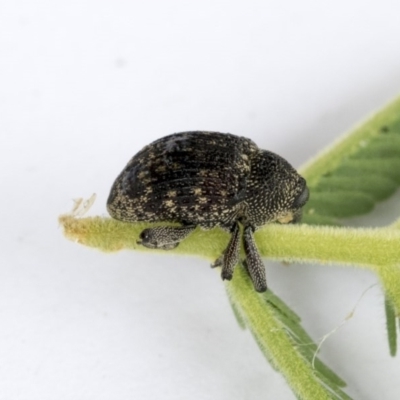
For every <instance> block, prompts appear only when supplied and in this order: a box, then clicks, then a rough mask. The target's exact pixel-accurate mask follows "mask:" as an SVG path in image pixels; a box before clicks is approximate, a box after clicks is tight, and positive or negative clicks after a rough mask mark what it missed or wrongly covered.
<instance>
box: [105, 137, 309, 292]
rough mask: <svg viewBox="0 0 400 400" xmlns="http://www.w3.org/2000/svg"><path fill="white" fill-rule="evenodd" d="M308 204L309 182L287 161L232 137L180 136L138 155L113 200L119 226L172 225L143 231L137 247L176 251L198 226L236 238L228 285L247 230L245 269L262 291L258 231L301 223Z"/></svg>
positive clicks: (226, 256)
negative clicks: (137, 223) (272, 224)
mask: <svg viewBox="0 0 400 400" xmlns="http://www.w3.org/2000/svg"><path fill="white" fill-rule="evenodd" d="M307 200H308V189H307V186H306V181H305V180H304V178H302V177H301V176H300V175H299V174H298V173H297V172H296V170H295V169H294V168H293V167H292V166H291V165H290V164H289V163H288V162H287V161H286V160H284V159H283V158H282V157H280V156H278V155H276V154H274V153H272V152H270V151H267V150H261V149H259V148H258V147H257V145H256V144H255V143H254V142H252V141H251V140H250V139H246V138H244V137H239V136H235V135H232V134H229V133H218V132H202V131H196V132H182V133H175V134H173V135H169V136H166V137H164V138H161V139H159V140H156V141H155V142H153V143H151V144H149V145H148V146H146V147H145V148H143V149H142V150H141V151H140V152H139V153H137V154H136V155H135V156H134V157H133V158H132V159H131V160H130V161H129V163H128V165H127V166H126V167H125V168H124V170H123V171H122V172H121V174H120V175H119V176H118V177H117V179H116V180H115V182H114V185H113V186H112V188H111V193H110V196H109V198H108V201H107V208H108V211H109V213H110V215H111V216H112V217H113V218H116V219H118V220H121V221H126V222H134V221H147V222H174V223H180V224H181V226H175V227H172V226H171V227H168V226H159V227H154V228H149V229H145V230H144V231H143V232H142V233H141V234H140V241H139V242H138V243H140V244H142V245H143V246H146V247H150V248H159V249H165V250H168V249H173V248H174V247H176V246H178V244H179V243H180V242H181V241H182V240H183V239H185V238H186V237H187V236H188V235H189V234H190V233H191V232H193V230H194V229H195V228H196V227H197V226H199V227H200V228H202V229H206V230H207V229H212V228H214V227H216V226H219V227H220V228H222V229H224V230H226V231H228V232H230V233H231V239H230V241H229V243H228V246H227V248H226V249H225V251H224V253H223V254H222V256H221V257H220V258H219V259H218V260H217V261H216V262H215V263H214V265H213V266H220V267H222V272H221V276H222V279H228V280H230V279H232V276H233V270H234V267H235V265H236V264H237V263H238V261H239V250H240V243H241V235H240V229H239V223H240V224H242V225H243V243H244V250H245V254H246V266H247V270H248V272H249V274H250V277H251V279H252V281H253V284H254V287H255V289H256V290H257V291H258V292H263V291H265V290H266V289H267V282H266V278H265V268H264V265H263V262H262V260H261V257H260V255H259V253H258V250H257V246H256V244H255V241H254V237H253V233H254V231H255V230H256V229H257V228H259V227H261V226H263V225H265V224H267V223H270V222H280V223H289V222H297V221H298V220H300V218H301V208H302V206H303V205H304V204H305V203H306V202H307Z"/></svg>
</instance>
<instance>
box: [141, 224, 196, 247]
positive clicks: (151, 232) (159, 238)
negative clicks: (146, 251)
mask: <svg viewBox="0 0 400 400" xmlns="http://www.w3.org/2000/svg"><path fill="white" fill-rule="evenodd" d="M195 229H196V226H195V225H188V226H156V227H154V228H147V229H145V230H143V231H142V233H141V234H140V239H141V240H138V241H137V242H136V243H137V244H141V245H142V246H145V247H148V248H150V249H163V250H172V249H174V248H175V247H177V246H178V245H179V243H180V242H181V241H182V240H183V239H185V238H186V237H187V236H189V235H190V234H191V233H192V232H193V231H194V230H195Z"/></svg>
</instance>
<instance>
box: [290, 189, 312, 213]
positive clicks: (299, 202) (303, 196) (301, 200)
mask: <svg viewBox="0 0 400 400" xmlns="http://www.w3.org/2000/svg"><path fill="white" fill-rule="evenodd" d="M309 195H310V192H309V191H308V187H307V186H305V187H304V190H303V191H302V192H301V193H300V195H299V196H298V197H297V199H296V200H295V201H294V203H293V206H294V207H295V208H301V207H303V206H304V204H306V203H307V200H308V197H309Z"/></svg>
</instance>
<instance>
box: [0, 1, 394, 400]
mask: <svg viewBox="0 0 400 400" xmlns="http://www.w3.org/2000/svg"><path fill="white" fill-rule="evenodd" d="M399 15H400V3H399V2H397V1H388V0H381V1H348V0H346V1H345V0H337V1H335V2H330V1H325V2H322V1H316V0H314V1H313V0H303V1H301V2H300V1H266V0H264V1H261V0H260V1H256V0H246V1H232V0H231V1H216V0H214V1H206V0H202V1H190V2H189V1H178V0H171V1H146V2H145V1H115V0H114V1H110V0H109V1H105V0H102V1H101V0H97V1H93V0H91V1H90V0H86V1H85V0H83V1H82V0H81V1H73V0H69V1H38V0H33V1H32V0H30V1H28V0H27V1H17V0H13V1H6V0H4V1H2V2H1V10H0V184H1V196H0V257H1V258H0V260H1V265H0V399H1V400H3V399H6V400H9V399H10V400H20V399H21V400H22V399H29V400H36V399H37V400H50V399H51V400H54V399H57V400H63V399H71V400H81V399H82V400H87V399H96V400H102V399H118V400H125V399H145V400H153V399H171V400H172V399H196V400H197V399H202V400H203V399H204V400H206V399H213V400H214V399H227V400H228V399H229V400H243V399H249V400H251V399H279V400H286V399H287V400H289V399H294V396H293V394H292V393H291V391H290V389H289V388H288V387H287V385H286V383H285V381H284V379H283V378H282V377H281V376H280V375H279V374H277V373H276V372H275V371H273V370H272V369H271V367H270V366H269V365H268V364H267V362H266V361H265V360H264V358H263V356H262V355H261V353H260V352H259V350H258V348H257V346H256V344H255V343H254V341H253V339H252V338H251V336H250V334H249V333H248V332H243V331H241V330H240V329H239V328H238V327H237V325H236V321H235V320H234V317H233V315H232V313H231V310H230V308H229V305H228V302H227V298H226V294H225V291H224V287H223V285H222V283H221V280H220V278H219V277H218V275H217V274H216V273H215V272H213V271H212V270H211V269H210V268H209V266H208V262H207V261H205V260H202V259H198V258H191V257H187V258H185V257H174V256H171V255H168V254H164V253H163V254H160V255H148V254H145V253H139V252H138V253H133V252H125V251H124V252H120V253H115V254H102V253H100V252H98V251H96V250H93V249H89V248H85V247H81V246H79V245H77V244H74V243H72V242H69V241H67V240H65V239H64V237H63V235H62V231H61V229H60V227H59V226H58V223H57V217H58V215H59V214H60V213H63V212H67V211H69V210H70V208H71V207H72V204H73V203H72V199H73V198H76V197H81V196H83V197H88V196H90V195H91V194H92V193H93V192H95V193H97V196H98V198H97V201H96V204H95V205H94V207H93V209H92V211H91V214H92V215H94V214H103V215H105V214H106V209H105V202H106V199H107V196H108V191H109V189H110V187H111V184H112V182H113V180H114V179H115V177H116V176H117V174H118V173H119V172H120V170H121V169H122V168H123V167H124V165H125V164H126V162H127V161H128V160H129V158H130V157H131V156H132V155H134V154H135V153H136V152H137V151H138V150H140V149H141V148H142V147H143V146H144V145H145V144H147V143H149V142H151V141H152V140H154V139H156V138H159V137H161V136H164V135H166V134H169V133H173V132H179V131H183V130H199V129H205V130H217V131H222V132H231V133H235V134H238V135H244V136H247V137H250V138H252V139H253V140H254V141H255V142H256V143H257V144H258V145H259V146H260V147H262V148H268V149H270V150H273V151H275V152H277V153H279V154H281V155H282V156H284V157H285V158H287V159H288V160H289V161H290V162H291V163H292V164H293V165H294V166H300V165H301V164H302V163H303V162H305V161H306V160H307V159H308V158H309V157H310V156H312V155H314V154H315V152H316V151H317V150H319V149H321V148H322V147H323V146H325V145H326V144H328V143H329V142H331V140H332V139H334V138H335V137H336V136H337V135H338V134H340V133H342V132H343V131H345V130H347V129H348V128H350V127H351V126H352V125H353V124H355V123H357V122H358V121H359V120H360V119H363V118H364V117H365V116H366V115H368V114H369V113H371V112H372V111H373V110H375V109H377V108H379V107H381V106H382V105H383V104H385V102H387V101H388V100H390V99H391V98H393V97H395V96H396V95H398V94H399V93H400V17H399ZM396 209H397V210H396ZM379 210H381V211H382V210H384V212H386V214H387V216H386V217H387V219H388V221H390V219H391V218H393V217H394V216H395V215H396V213H397V214H400V206H399V200H398V199H397V201H395V200H391V201H390V202H389V203H388V205H387V206H386V205H385V206H381V207H379V209H378V211H377V212H378V213H379ZM388 213H389V214H390V213H391V214H390V215H389V214H388ZM377 215H378V217H377V220H378V221H382V220H381V219H380V217H379V214H377ZM370 221H371V220H370ZM370 223H371V222H370ZM374 223H375V222H374ZM381 223H382V222H381ZM266 266H267V273H268V279H269V283H270V286H271V287H272V288H273V289H274V290H275V292H276V293H278V294H279V295H280V296H281V297H282V298H283V299H284V300H285V301H287V302H288V303H289V304H290V305H291V306H292V307H293V308H294V309H295V310H296V311H297V312H298V313H299V314H300V315H301V316H302V317H303V321H304V325H305V327H306V329H308V331H309V332H310V333H311V335H312V336H313V337H314V338H315V339H316V340H319V339H320V338H322V336H323V335H324V334H326V333H327V332H329V331H330V330H331V329H333V328H334V327H335V326H337V325H339V324H340V323H341V321H342V320H343V319H344V318H345V317H346V315H347V314H348V313H349V312H350V311H351V310H352V308H353V306H354V305H355V303H356V302H357V300H358V299H359V297H360V296H361V294H362V292H363V291H364V290H365V289H366V288H368V287H369V286H370V285H371V284H373V283H375V282H377V278H376V277H375V276H374V275H373V274H371V273H369V272H366V271H361V270H350V269H343V268H340V267H326V266H325V267H320V266H299V265H292V266H289V267H287V266H283V265H282V264H279V263H276V264H274V263H271V262H268V261H266ZM322 358H323V359H324V360H325V361H326V362H327V363H328V365H330V366H331V367H332V368H333V369H334V370H336V371H337V372H338V373H339V374H340V375H341V376H342V377H343V378H344V379H345V380H346V381H347V382H348V383H349V387H348V393H349V394H350V395H352V396H354V398H355V399H363V400H377V399H379V400H386V399H397V398H399V393H400V379H399V372H400V358H399V357H397V358H394V359H392V358H391V357H390V356H389V354H388V349H387V343H386V332H385V317H384V308H383V297H382V294H381V291H380V288H379V286H375V287H373V288H372V289H371V290H369V291H368V292H367V294H366V295H365V296H364V297H363V299H362V301H361V302H360V304H359V306H358V308H357V310H356V313H355V315H354V317H353V318H352V319H351V320H350V321H349V322H348V323H347V324H346V325H345V326H344V327H343V328H342V329H340V330H339V331H337V333H335V334H334V335H333V336H331V337H330V338H329V339H328V340H327V341H326V342H325V344H324V346H323V349H322Z"/></svg>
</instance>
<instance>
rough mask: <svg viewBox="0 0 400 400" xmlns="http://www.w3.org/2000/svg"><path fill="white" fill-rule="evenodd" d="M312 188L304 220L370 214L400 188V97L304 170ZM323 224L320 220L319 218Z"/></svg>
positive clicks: (321, 154)
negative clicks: (318, 217) (377, 204)
mask: <svg viewBox="0 0 400 400" xmlns="http://www.w3.org/2000/svg"><path fill="white" fill-rule="evenodd" d="M301 173H302V175H303V176H304V177H305V178H306V180H307V183H308V186H309V189H310V193H311V194H310V200H309V202H308V203H307V204H306V207H305V209H304V213H303V221H304V222H305V223H309V224H312V223H314V221H315V216H314V215H315V214H316V215H318V216H321V217H327V218H329V219H331V220H330V221H328V222H330V224H332V220H335V219H340V218H348V217H352V216H356V215H360V214H365V213H368V212H370V211H371V210H372V209H373V207H374V205H375V204H376V203H377V202H379V201H382V200H384V199H386V198H388V197H389V196H391V195H392V194H393V193H394V192H395V191H396V190H397V189H398V188H399V186H400V99H397V100H396V101H394V102H393V103H391V104H389V105H388V106H387V107H385V108H384V109H383V110H382V111H380V112H379V113H377V114H376V115H375V116H373V117H372V118H371V119H369V120H368V121H366V122H365V123H364V124H362V125H360V126H359V127H358V128H356V129H355V130H353V131H352V132H350V133H348V134H346V135H344V136H343V137H342V138H340V139H339V140H337V141H336V142H334V143H333V144H332V145H331V146H330V147H328V148H327V149H325V150H323V151H322V152H321V153H320V155H318V156H317V157H316V158H314V159H313V160H311V161H310V162H309V163H308V164H307V165H306V166H304V167H303V168H302V169H301ZM317 223H318V222H317Z"/></svg>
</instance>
